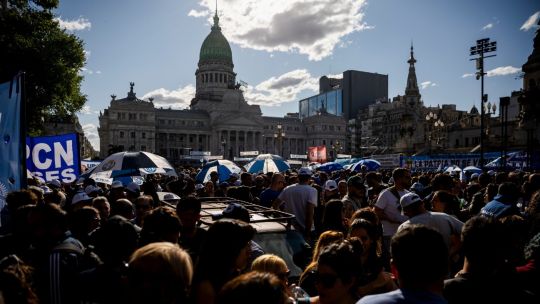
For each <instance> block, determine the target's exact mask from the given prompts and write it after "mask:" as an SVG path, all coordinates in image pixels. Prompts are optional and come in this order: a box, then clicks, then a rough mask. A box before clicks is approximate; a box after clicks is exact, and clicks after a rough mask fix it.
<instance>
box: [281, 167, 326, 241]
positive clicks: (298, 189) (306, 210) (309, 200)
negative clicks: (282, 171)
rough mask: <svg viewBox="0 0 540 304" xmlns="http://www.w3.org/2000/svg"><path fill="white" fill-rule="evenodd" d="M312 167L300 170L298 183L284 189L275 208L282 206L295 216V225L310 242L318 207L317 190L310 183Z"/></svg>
mask: <svg viewBox="0 0 540 304" xmlns="http://www.w3.org/2000/svg"><path fill="white" fill-rule="evenodd" d="M310 179H311V169H309V168H307V167H303V168H300V170H298V183H297V184H293V185H290V186H288V187H286V188H285V189H283V191H282V192H281V193H280V194H279V196H278V198H277V199H276V200H275V201H274V205H273V208H274V209H279V208H282V209H283V210H284V211H285V212H288V213H292V214H294V216H295V219H294V221H293V226H294V228H295V229H296V231H297V232H299V233H301V234H302V235H303V237H304V239H305V240H306V241H307V242H308V243H310V242H311V240H312V233H313V232H314V231H315V226H314V225H313V220H314V218H313V215H314V213H315V207H317V190H316V189H315V188H313V187H311V186H310V185H309V181H310Z"/></svg>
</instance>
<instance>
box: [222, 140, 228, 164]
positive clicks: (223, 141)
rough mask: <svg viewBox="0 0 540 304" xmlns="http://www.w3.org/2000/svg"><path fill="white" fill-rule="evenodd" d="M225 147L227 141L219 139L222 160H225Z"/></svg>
mask: <svg viewBox="0 0 540 304" xmlns="http://www.w3.org/2000/svg"><path fill="white" fill-rule="evenodd" d="M226 145H227V140H225V138H223V137H222V138H221V146H222V150H223V159H226V157H225V146H226Z"/></svg>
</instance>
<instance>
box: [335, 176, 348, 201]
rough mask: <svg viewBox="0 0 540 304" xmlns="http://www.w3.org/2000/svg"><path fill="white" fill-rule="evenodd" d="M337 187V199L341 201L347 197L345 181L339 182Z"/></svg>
mask: <svg viewBox="0 0 540 304" xmlns="http://www.w3.org/2000/svg"><path fill="white" fill-rule="evenodd" d="M337 187H338V193H339V198H340V199H343V198H344V197H345V195H347V192H348V190H347V187H348V185H347V181H346V180H344V179H342V180H340V181H339V183H338V185H337Z"/></svg>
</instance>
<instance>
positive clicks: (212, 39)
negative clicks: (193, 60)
mask: <svg viewBox="0 0 540 304" xmlns="http://www.w3.org/2000/svg"><path fill="white" fill-rule="evenodd" d="M216 61H219V62H222V63H226V64H230V65H232V64H233V60H232V52H231V46H230V45H229V42H228V41H227V38H225V36H223V34H222V33H221V27H220V26H219V17H218V16H217V15H215V16H214V25H213V26H212V31H211V32H210V34H208V36H206V39H204V42H203V44H202V46H201V52H200V54H199V64H201V63H205V62H216Z"/></svg>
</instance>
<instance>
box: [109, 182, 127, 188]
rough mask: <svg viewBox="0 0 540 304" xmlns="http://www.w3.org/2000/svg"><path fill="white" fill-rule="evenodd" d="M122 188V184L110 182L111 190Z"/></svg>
mask: <svg viewBox="0 0 540 304" xmlns="http://www.w3.org/2000/svg"><path fill="white" fill-rule="evenodd" d="M122 187H124V184H122V182H121V181H119V180H116V181H114V182H112V185H111V188H113V189H116V188H122Z"/></svg>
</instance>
